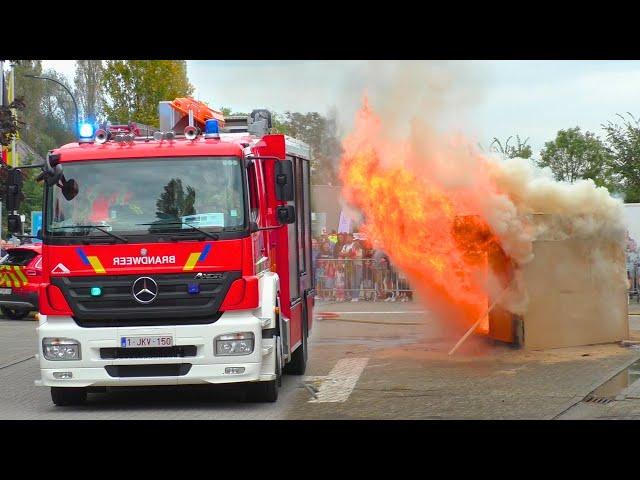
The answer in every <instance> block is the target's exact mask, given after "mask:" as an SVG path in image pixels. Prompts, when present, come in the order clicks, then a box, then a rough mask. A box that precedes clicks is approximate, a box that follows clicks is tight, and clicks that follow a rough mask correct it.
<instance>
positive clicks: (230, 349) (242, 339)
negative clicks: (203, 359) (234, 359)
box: [214, 332, 254, 355]
mask: <svg viewBox="0 0 640 480" xmlns="http://www.w3.org/2000/svg"><path fill="white" fill-rule="evenodd" d="M253 338H254V337H253V333H252V332H242V333H231V334H229V335H220V336H218V337H216V338H215V340H214V346H215V349H216V355H249V354H251V353H253Z"/></svg>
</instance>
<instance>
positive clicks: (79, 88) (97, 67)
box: [74, 60, 104, 123]
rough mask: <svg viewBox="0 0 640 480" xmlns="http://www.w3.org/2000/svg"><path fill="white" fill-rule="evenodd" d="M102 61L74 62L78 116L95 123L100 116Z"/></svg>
mask: <svg viewBox="0 0 640 480" xmlns="http://www.w3.org/2000/svg"><path fill="white" fill-rule="evenodd" d="M103 72H104V68H103V65H102V60H76V74H75V77H74V84H75V95H76V100H77V101H78V108H80V115H81V116H82V118H84V119H85V120H87V121H89V122H93V123H95V122H97V121H98V120H99V119H100V117H101V114H102V103H103V95H102V88H101V84H102V75H103Z"/></svg>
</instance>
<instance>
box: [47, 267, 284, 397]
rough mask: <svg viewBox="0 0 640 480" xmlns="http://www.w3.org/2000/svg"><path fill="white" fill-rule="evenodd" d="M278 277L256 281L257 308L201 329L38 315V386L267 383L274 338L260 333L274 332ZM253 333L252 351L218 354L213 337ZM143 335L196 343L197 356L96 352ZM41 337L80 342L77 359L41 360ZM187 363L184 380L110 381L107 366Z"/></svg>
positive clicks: (266, 276)
mask: <svg viewBox="0 0 640 480" xmlns="http://www.w3.org/2000/svg"><path fill="white" fill-rule="evenodd" d="M277 282H278V278H277V275H275V274H273V273H271V272H265V274H264V275H262V276H261V278H260V294H261V301H260V306H259V307H258V308H257V309H255V310H243V311H228V312H225V313H223V314H222V316H221V317H220V318H219V319H218V320H217V321H216V322H214V323H211V324H205V325H168V326H148V327H144V326H143V327H97V328H84V327H80V326H78V325H77V324H76V323H75V321H74V320H73V318H71V317H69V316H46V315H40V319H39V325H38V328H37V331H38V359H39V361H40V371H41V381H38V382H36V383H37V384H38V385H44V386H51V387H89V386H93V387H103V386H135V385H186V384H205V383H235V382H255V381H268V380H273V379H275V378H276V372H275V363H276V362H275V358H274V355H275V349H274V348H273V345H274V339H273V338H265V339H263V338H262V330H263V329H269V328H274V326H275V314H274V308H273V307H274V305H275V298H274V295H275V293H276V292H277ZM239 332H253V334H254V338H255V345H254V350H253V353H251V354H249V355H237V356H216V355H215V354H214V352H215V350H214V344H213V342H214V338H215V337H217V336H218V335H224V334H230V333H239ZM141 335H169V336H171V337H173V344H174V345H175V346H180V345H195V346H196V348H197V351H196V356H195V357H173V358H129V359H116V360H114V359H102V358H100V349H101V348H107V347H116V348H117V347H120V338H121V337H126V336H141ZM45 337H66V338H73V339H75V340H77V341H79V342H80V348H81V359H80V360H74V361H51V360H47V359H45V358H44V355H43V352H42V339H43V338H45ZM177 363H190V364H191V365H192V366H191V369H190V370H189V372H188V373H187V374H185V375H182V376H170V377H169V376H167V377H165V376H163V377H155V376H154V377H112V376H110V375H109V374H108V373H107V371H106V369H105V366H107V365H151V364H153V365H158V364H177ZM226 367H244V368H245V371H244V373H242V374H225V373H224V372H225V368H226ZM54 372H71V373H72V378H71V379H64V380H59V379H55V378H54V376H53V373H54Z"/></svg>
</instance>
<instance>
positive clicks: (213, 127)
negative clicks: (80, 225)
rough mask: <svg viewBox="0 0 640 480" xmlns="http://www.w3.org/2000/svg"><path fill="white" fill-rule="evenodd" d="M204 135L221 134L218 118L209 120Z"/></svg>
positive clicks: (205, 125)
mask: <svg viewBox="0 0 640 480" xmlns="http://www.w3.org/2000/svg"><path fill="white" fill-rule="evenodd" d="M204 135H205V137H207V136H212V137H215V136H218V135H219V126H218V120H207V121H206V122H205V124H204Z"/></svg>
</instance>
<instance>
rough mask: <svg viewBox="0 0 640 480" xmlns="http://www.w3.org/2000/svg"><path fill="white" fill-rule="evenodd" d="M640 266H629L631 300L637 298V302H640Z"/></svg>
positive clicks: (635, 264) (628, 276)
mask: <svg viewBox="0 0 640 480" xmlns="http://www.w3.org/2000/svg"><path fill="white" fill-rule="evenodd" d="M638 267H639V265H638V264H637V263H634V264H627V278H628V279H629V299H630V300H631V299H633V298H634V297H635V299H636V302H640V289H639V287H640V285H639V283H640V278H638V274H639V273H640V269H639V268H638Z"/></svg>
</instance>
